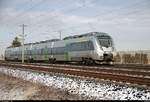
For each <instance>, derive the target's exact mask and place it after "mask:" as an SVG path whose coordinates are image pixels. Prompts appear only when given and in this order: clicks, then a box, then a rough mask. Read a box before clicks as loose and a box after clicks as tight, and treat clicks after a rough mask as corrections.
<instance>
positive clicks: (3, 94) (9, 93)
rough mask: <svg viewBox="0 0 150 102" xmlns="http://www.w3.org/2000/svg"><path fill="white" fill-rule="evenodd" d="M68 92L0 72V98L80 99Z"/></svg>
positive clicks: (80, 98)
mask: <svg viewBox="0 0 150 102" xmlns="http://www.w3.org/2000/svg"><path fill="white" fill-rule="evenodd" d="M82 99H85V98H83V97H79V96H76V95H70V94H69V93H68V92H65V91H61V90H58V89H52V88H50V87H46V86H42V85H39V84H34V83H31V82H28V81H24V80H21V79H18V78H14V77H9V76H6V75H4V74H2V73H0V100H82Z"/></svg>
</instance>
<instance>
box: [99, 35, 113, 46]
mask: <svg viewBox="0 0 150 102" xmlns="http://www.w3.org/2000/svg"><path fill="white" fill-rule="evenodd" d="M97 38H98V41H99V43H100V45H101V46H103V47H111V46H112V45H113V42H112V39H111V37H109V36H97Z"/></svg>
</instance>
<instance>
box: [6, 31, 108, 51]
mask: <svg viewBox="0 0 150 102" xmlns="http://www.w3.org/2000/svg"><path fill="white" fill-rule="evenodd" d="M98 35H99V36H106V35H107V36H108V34H107V33H104V32H90V33H86V34H80V35H74V36H68V37H65V38H63V40H68V39H75V38H81V37H88V36H98ZM56 41H60V39H51V40H45V41H40V42H35V43H27V44H24V45H31V44H32V45H34V44H41V43H47V42H56ZM19 47H20V46H19ZM7 48H15V47H12V46H9V47H7Z"/></svg>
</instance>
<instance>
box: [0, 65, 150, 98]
mask: <svg viewBox="0 0 150 102" xmlns="http://www.w3.org/2000/svg"><path fill="white" fill-rule="evenodd" d="M0 72H2V73H4V74H7V75H10V76H13V77H18V78H21V79H23V80H27V81H30V82H34V83H40V84H42V85H45V86H48V87H53V88H56V89H60V90H63V91H65V92H68V93H70V94H74V95H78V96H82V97H87V99H92V100H93V99H94V100H100V99H102V100H150V90H149V89H146V88H139V87H134V86H129V85H126V84H124V85H118V84H115V83H108V82H106V81H96V80H92V79H86V78H79V77H73V76H68V75H62V74H58V73H57V74H56V73H44V72H35V71H30V70H20V69H13V68H5V67H1V68H0Z"/></svg>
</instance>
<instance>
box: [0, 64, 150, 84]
mask: <svg viewBox="0 0 150 102" xmlns="http://www.w3.org/2000/svg"><path fill="white" fill-rule="evenodd" d="M0 65H1V66H8V67H14V68H26V69H32V70H36V71H46V72H54V73H63V74H69V75H75V76H83V77H89V78H98V79H104V80H112V81H118V82H127V83H131V84H138V85H147V86H150V72H148V71H141V70H121V69H120V70H118V69H114V68H112V67H110V68H107V67H106V68H105V67H102V68H97V67H95V68H92V66H90V67H88V66H87V67H86V66H84V67H86V68H83V67H82V66H75V65H58V64H56V65H55V64H48V65H46V64H43V65H42V64H14V63H0ZM93 67H94V66H93ZM146 69H147V68H146Z"/></svg>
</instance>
